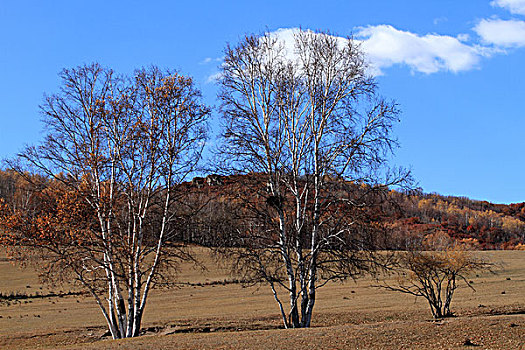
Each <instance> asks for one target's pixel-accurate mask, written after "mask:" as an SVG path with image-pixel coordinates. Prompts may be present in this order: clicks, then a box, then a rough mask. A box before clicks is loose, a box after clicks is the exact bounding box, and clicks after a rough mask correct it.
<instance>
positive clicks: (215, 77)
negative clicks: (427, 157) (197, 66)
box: [206, 72, 222, 84]
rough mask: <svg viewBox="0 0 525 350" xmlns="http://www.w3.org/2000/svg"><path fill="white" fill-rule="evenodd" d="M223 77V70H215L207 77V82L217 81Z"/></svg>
mask: <svg viewBox="0 0 525 350" xmlns="http://www.w3.org/2000/svg"><path fill="white" fill-rule="evenodd" d="M221 77H222V73H221V72H215V73H213V74H212V75H209V76H208V77H207V78H206V84H210V83H216V82H217V81H218V80H219V79H220V78H221Z"/></svg>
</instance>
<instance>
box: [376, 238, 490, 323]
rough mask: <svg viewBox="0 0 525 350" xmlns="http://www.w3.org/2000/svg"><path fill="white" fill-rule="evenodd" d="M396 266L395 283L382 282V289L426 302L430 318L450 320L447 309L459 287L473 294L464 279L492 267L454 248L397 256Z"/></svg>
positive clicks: (470, 285) (465, 251) (464, 251)
mask: <svg viewBox="0 0 525 350" xmlns="http://www.w3.org/2000/svg"><path fill="white" fill-rule="evenodd" d="M397 266H398V269H397V276H396V278H395V280H394V282H392V283H390V282H388V281H385V282H384V284H383V285H382V287H383V288H386V289H388V290H392V291H397V292H402V293H406V294H411V295H414V296H416V297H423V298H425V299H426V300H427V302H428V304H429V306H430V310H431V312H432V316H434V318H443V317H450V316H453V313H452V311H451V310H450V305H451V303H452V297H453V296H454V292H455V291H456V289H457V288H458V286H459V285H458V283H459V282H463V283H464V284H465V285H466V286H467V287H469V288H471V289H472V290H474V288H473V287H472V284H471V282H470V281H469V280H468V279H467V277H469V275H470V274H472V273H476V272H479V271H484V270H487V269H489V270H490V268H491V267H492V264H491V263H490V262H487V261H484V260H482V259H480V258H477V257H475V255H474V253H473V252H471V251H467V250H464V249H463V248H462V247H461V246H459V245H455V246H452V247H449V248H447V249H444V250H441V251H411V252H402V253H399V255H398V259H397Z"/></svg>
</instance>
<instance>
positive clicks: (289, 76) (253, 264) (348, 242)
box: [219, 31, 408, 328]
mask: <svg viewBox="0 0 525 350" xmlns="http://www.w3.org/2000/svg"><path fill="white" fill-rule="evenodd" d="M289 46H290V45H288V46H287V45H285V43H283V42H282V41H280V40H279V38H278V37H277V36H275V35H274V34H271V33H264V34H263V35H260V36H257V35H255V36H247V37H246V38H244V40H242V41H241V42H240V43H239V44H238V45H237V46H234V47H232V46H228V47H227V48H226V50H225V59H224V63H223V65H222V72H221V73H222V74H221V77H220V78H219V84H220V86H221V92H220V94H219V98H220V100H221V102H222V105H221V111H222V122H223V127H224V132H223V135H222V142H223V144H222V146H221V148H220V155H221V157H222V160H223V163H221V166H223V167H225V168H228V169H229V170H230V171H233V172H238V173H248V172H252V173H258V174H264V176H266V181H267V184H266V187H267V194H266V196H265V198H266V199H265V202H266V203H265V204H266V209H265V210H261V208H262V207H261V206H260V205H259V206H258V207H257V205H255V206H253V208H256V207H257V208H258V209H257V212H258V214H257V215H255V216H253V217H258V218H259V219H260V220H259V222H258V223H254V221H253V220H248V221H245V225H244V227H243V228H239V229H238V230H237V231H238V234H239V237H238V239H239V242H242V244H239V245H242V246H243V247H244V249H238V250H234V251H230V252H229V254H230V257H231V258H233V259H234V261H235V266H236V267H237V268H238V269H239V270H242V271H243V273H244V274H245V276H244V277H245V278H249V276H251V277H252V279H253V280H259V281H264V282H266V283H268V284H269V285H270V287H271V290H272V292H273V295H274V297H275V300H276V301H277V303H278V305H279V308H280V312H281V315H282V319H283V323H284V326H285V327H287V328H288V327H294V328H297V327H309V326H310V324H311V320H312V314H313V308H314V305H315V300H316V293H317V290H318V289H319V288H320V287H322V286H323V285H325V284H326V283H328V282H329V281H331V280H341V279H345V278H348V277H355V276H357V275H358V274H359V273H360V272H362V271H363V270H367V269H371V268H372V267H373V266H374V263H373V261H374V257H373V256H372V254H371V253H370V250H371V249H372V246H373V244H372V243H373V241H374V240H373V239H370V238H371V237H372V236H374V234H372V231H376V232H375V233H377V232H378V231H381V230H380V228H379V227H377V225H376V226H374V225H373V224H370V220H368V219H366V218H365V216H366V215H365V212H366V208H369V207H370V206H371V205H372V204H371V202H370V198H371V194H372V193H376V194H377V193H381V192H382V191H385V190H387V189H388V186H390V185H395V184H401V183H403V181H405V180H407V178H408V173H406V172H404V171H403V170H401V171H397V172H389V171H387V170H386V166H385V163H386V160H387V159H388V157H389V155H390V154H391V151H392V150H393V148H395V147H396V141H395V139H394V138H393V137H392V135H391V131H392V126H393V123H394V122H396V121H397V118H398V109H397V107H396V104H395V103H393V102H389V101H386V100H384V99H381V98H379V97H378V95H377V93H376V90H377V87H376V83H375V81H374V79H373V78H371V77H369V76H368V75H367V66H366V64H365V60H364V56H363V53H362V52H361V50H360V48H359V45H358V43H356V42H355V41H354V40H352V39H351V38H347V39H343V38H337V37H335V36H332V35H330V34H328V33H314V32H310V31H296V32H295V34H294V42H293V45H292V46H293V49H290V48H289ZM254 198H255V197H254ZM376 198H378V197H376ZM245 206H246V208H247V207H248V205H245ZM252 219H253V218H252ZM283 290H284V291H285V292H286V294H287V295H288V297H287V299H288V304H289V306H288V307H286V304H285V303H284V301H283V297H282V296H281V295H280V292H281V291H283Z"/></svg>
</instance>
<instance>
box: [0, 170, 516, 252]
mask: <svg viewBox="0 0 525 350" xmlns="http://www.w3.org/2000/svg"><path fill="white" fill-rule="evenodd" d="M38 182H39V183H40V184H42V179H41V178H39V181H38ZM333 182H334V183H341V181H340V180H333ZM345 185H346V187H345V188H346V189H347V190H346V191H347V193H348V191H351V192H353V193H354V194H353V195H355V196H356V197H360V198H365V197H363V196H362V193H363V191H366V186H364V185H359V186H357V185H353V184H348V183H345ZM180 186H181V188H182V189H183V191H182V193H184V197H185V198H186V199H185V201H186V203H190V202H191V203H193V204H194V206H193V207H194V208H195V207H202V208H203V209H202V210H203V211H204V212H205V213H201V214H199V218H200V219H199V220H200V221H202V220H208V219H206V218H209V220H213V221H214V223H211V222H201V224H204V225H205V226H209V225H212V224H213V226H215V227H223V228H224V230H227V229H228V228H230V229H231V225H230V224H231V220H233V219H234V218H233V217H232V213H231V211H232V210H236V209H235V208H237V209H238V208H240V207H242V198H243V197H245V198H250V200H252V201H259V202H261V203H263V204H265V203H266V204H267V201H268V199H269V198H267V197H268V194H267V192H266V191H265V190H266V188H265V187H266V180H265V176H263V175H261V174H252V175H232V176H227V177H224V176H218V175H209V176H207V177H206V178H195V179H193V181H189V182H185V183H182V184H181V185H180ZM333 188H334V189H335V188H338V190H340V188H341V187H337V186H335V187H333ZM348 188H352V190H348ZM34 191H41V188H38V189H33V188H32V187H31V186H30V185H28V183H27V182H26V181H25V180H24V179H23V178H22V177H20V176H19V175H17V174H16V173H15V172H14V171H10V170H7V171H2V170H0V198H3V200H4V202H7V203H9V204H10V205H12V206H14V207H18V208H21V207H28V208H29V207H31V204H30V203H31V202H32V200H31V197H32V196H33V192H34ZM384 195H385V196H384V198H385V199H387V200H386V201H381V202H380V203H381V204H378V202H377V198H376V199H375V200H374V203H371V204H370V205H369V206H368V207H367V209H366V210H367V215H368V218H372V219H371V220H377V221H381V222H382V223H383V224H385V226H386V227H388V228H389V230H390V232H389V246H390V247H391V248H394V249H404V248H406V247H408V245H410V243H411V242H412V241H414V240H417V241H421V240H425V239H430V238H431V239H433V240H436V239H439V238H440V237H441V238H445V239H448V238H453V239H455V240H457V241H460V242H463V243H466V244H468V245H470V247H472V248H473V249H525V244H524V243H525V202H524V203H516V204H509V205H506V204H493V203H490V202H487V201H479V200H471V199H469V198H466V197H453V196H442V195H439V194H434V193H433V194H425V193H410V194H405V193H401V192H397V191H393V190H392V191H388V192H385V193H384ZM200 202H202V203H200ZM233 202H235V204H232V203H233ZM203 203H204V204H203ZM348 215H355V212H352V213H350V212H348ZM186 227H187V226H186ZM198 227H201V228H202V226H199V225H196V226H194V228H192V231H193V230H199V228H198ZM201 231H202V230H201ZM207 231H209V230H207ZM184 235H190V236H191V237H194V238H189V240H190V241H193V242H194V243H199V241H200V240H201V239H202V240H209V239H210V237H204V236H203V233H202V232H186V233H184ZM195 237H197V238H195ZM198 237H200V238H198Z"/></svg>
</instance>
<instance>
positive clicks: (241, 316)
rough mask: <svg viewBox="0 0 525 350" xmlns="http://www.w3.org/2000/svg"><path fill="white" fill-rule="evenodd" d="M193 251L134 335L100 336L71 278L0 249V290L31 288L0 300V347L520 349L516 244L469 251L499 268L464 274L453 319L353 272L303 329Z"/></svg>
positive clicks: (264, 296)
mask: <svg viewBox="0 0 525 350" xmlns="http://www.w3.org/2000/svg"><path fill="white" fill-rule="evenodd" d="M199 253H200V255H201V257H202V259H203V260H204V261H205V263H206V265H207V266H208V270H207V271H205V272H202V271H200V270H195V269H193V268H191V266H183V268H182V271H181V273H180V276H179V280H180V282H181V287H180V288H175V289H171V290H164V291H156V292H155V293H153V294H152V295H151V298H150V299H149V304H148V306H147V308H146V313H145V320H144V323H143V326H144V330H145V334H144V336H141V337H139V338H136V339H128V340H118V341H114V340H110V339H108V338H107V337H103V334H104V333H105V331H106V329H105V325H104V320H103V317H102V315H101V314H100V311H99V310H98V308H97V306H96V305H95V303H94V302H93V301H92V300H91V299H90V298H89V297H88V296H83V295H76V294H75V293H74V292H75V290H74V288H73V287H71V286H62V287H57V288H52V289H48V288H46V287H44V286H42V285H41V284H40V283H39V281H38V278H37V276H36V274H35V273H34V272H32V271H31V270H20V269H19V268H17V267H15V266H13V265H12V264H11V263H10V262H9V261H7V260H6V259H5V255H2V254H0V292H1V293H2V294H3V295H6V294H9V293H18V294H20V295H30V296H33V297H32V298H27V299H20V300H19V301H17V302H9V303H6V302H2V303H0V349H34V348H60V349H261V348H262V349H292V348H294V349H297V348H304V347H309V348H312V349H320V348H326V349H464V348H469V347H475V346H478V348H481V349H520V348H523V349H525V347H524V344H525V252H522V251H495V252H482V253H479V254H483V255H485V256H486V257H487V258H489V259H491V260H492V261H494V262H502V263H503V265H504V267H503V269H501V270H500V271H499V272H498V273H497V274H492V273H489V272H487V273H483V274H479V275H478V276H472V278H471V280H472V281H473V285H474V286H475V288H476V292H473V291H472V290H470V289H467V288H460V289H459V290H458V291H457V295H456V297H455V300H454V302H453V305H452V308H453V311H455V313H456V314H457V317H454V318H448V319H445V320H441V321H438V322H435V321H433V320H432V319H431V315H430V311H429V309H428V306H427V305H426V303H425V301H424V300H422V299H421V300H420V299H418V300H416V299H414V297H410V296H407V295H404V294H398V293H394V292H387V291H385V290H380V289H377V288H374V287H373V285H374V284H375V281H374V280H373V279H370V278H363V279H360V280H358V281H357V282H352V281H349V282H347V283H344V284H339V283H333V284H330V285H328V286H326V287H325V288H323V289H321V291H320V292H319V293H318V301H317V304H316V308H315V310H314V320H313V327H312V328H311V329H306V330H304V329H303V330H285V329H280V327H281V323H280V318H279V315H278V310H277V306H276V304H275V303H274V300H273V298H272V295H271V293H270V291H269V289H268V288H267V287H265V286H261V287H260V288H259V289H258V288H255V287H250V288H243V286H241V285H239V284H237V283H222V282H223V281H225V280H226V281H229V280H231V276H230V275H229V274H228V272H227V271H226V270H224V269H220V268H217V267H216V266H215V265H214V264H213V263H212V261H211V260H210V258H209V257H207V255H206V254H204V252H203V251H202V250H199ZM188 282H191V284H187V283H188ZM70 291H71V292H73V294H72V295H67V294H68V292H70ZM37 293H38V297H35V295H37ZM64 294H66V295H64ZM467 339H468V340H469V341H470V343H471V345H469V342H467ZM472 344H473V345H472Z"/></svg>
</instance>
